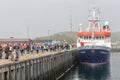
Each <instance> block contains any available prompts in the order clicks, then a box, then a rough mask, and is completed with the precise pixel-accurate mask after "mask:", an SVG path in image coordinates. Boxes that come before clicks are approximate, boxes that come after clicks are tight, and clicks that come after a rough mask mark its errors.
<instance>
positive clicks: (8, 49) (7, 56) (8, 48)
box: [5, 44, 10, 59]
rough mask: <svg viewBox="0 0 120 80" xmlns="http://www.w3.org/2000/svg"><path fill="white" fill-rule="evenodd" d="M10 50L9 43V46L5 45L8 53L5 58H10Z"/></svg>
mask: <svg viewBox="0 0 120 80" xmlns="http://www.w3.org/2000/svg"><path fill="white" fill-rule="evenodd" d="M9 51H10V47H9V45H8V44H7V46H6V47H5V54H6V56H5V59H8V58H9Z"/></svg>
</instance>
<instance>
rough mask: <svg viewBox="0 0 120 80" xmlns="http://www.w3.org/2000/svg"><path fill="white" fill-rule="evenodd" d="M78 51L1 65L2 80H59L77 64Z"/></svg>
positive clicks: (0, 74) (0, 75)
mask: <svg viewBox="0 0 120 80" xmlns="http://www.w3.org/2000/svg"><path fill="white" fill-rule="evenodd" d="M76 53H77V51H76V50H72V51H65V52H59V53H56V54H50V55H46V56H41V57H37V58H33V59H28V60H21V61H16V62H14V63H7V64H3V65H0V80H59V79H60V78H61V77H62V76H63V75H64V74H65V73H66V72H68V71H69V70H70V69H71V68H72V67H73V66H74V63H75V59H76Z"/></svg>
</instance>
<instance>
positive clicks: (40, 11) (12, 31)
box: [0, 0, 120, 38]
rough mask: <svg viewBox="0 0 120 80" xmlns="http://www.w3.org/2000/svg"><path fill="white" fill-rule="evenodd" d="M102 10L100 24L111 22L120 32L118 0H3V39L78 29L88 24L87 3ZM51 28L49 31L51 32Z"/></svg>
mask: <svg viewBox="0 0 120 80" xmlns="http://www.w3.org/2000/svg"><path fill="white" fill-rule="evenodd" d="M91 1H93V2H94V3H95V4H96V6H97V7H98V8H99V9H100V10H101V15H100V19H101V26H102V25H103V24H104V22H105V21H109V23H110V28H111V30H112V32H115V31H120V15H119V14H120V9H119V8H120V1H119V0H0V38H10V37H14V38H27V37H29V38H36V37H42V36H48V35H53V34H54V33H58V32H64V31H70V30H71V29H70V24H71V14H72V31H77V30H78V27H79V24H80V23H82V24H83V27H84V28H86V27H87V26H88V5H89V3H91ZM48 31H49V34H48Z"/></svg>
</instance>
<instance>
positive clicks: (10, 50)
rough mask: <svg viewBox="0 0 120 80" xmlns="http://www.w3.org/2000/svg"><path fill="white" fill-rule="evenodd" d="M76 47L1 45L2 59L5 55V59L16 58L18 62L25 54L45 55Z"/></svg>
mask: <svg viewBox="0 0 120 80" xmlns="http://www.w3.org/2000/svg"><path fill="white" fill-rule="evenodd" d="M73 47H75V46H74V45H69V44H56V45H45V44H44V43H35V44H27V43H12V44H11V43H7V44H4V45H3V44H0V59H1V58H3V54H5V57H4V58H5V59H9V56H12V55H13V56H14V58H15V59H16V60H17V59H18V58H19V57H20V56H22V55H24V54H34V53H44V52H55V51H57V50H59V51H61V50H69V49H70V48H73Z"/></svg>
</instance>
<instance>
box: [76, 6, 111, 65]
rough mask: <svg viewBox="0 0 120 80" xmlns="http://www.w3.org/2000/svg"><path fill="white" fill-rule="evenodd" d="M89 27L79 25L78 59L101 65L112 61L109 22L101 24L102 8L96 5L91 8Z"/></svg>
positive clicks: (86, 62) (89, 63)
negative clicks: (84, 27)
mask: <svg viewBox="0 0 120 80" xmlns="http://www.w3.org/2000/svg"><path fill="white" fill-rule="evenodd" d="M88 16H89V17H88V23H89V24H88V27H87V28H86V29H85V30H83V26H82V24H80V25H79V31H78V33H77V36H78V38H77V49H78V60H79V62H80V63H83V64H88V65H101V64H107V63H109V62H110V52H111V32H110V28H109V22H108V21H105V23H104V24H103V26H100V18H99V16H100V10H99V8H96V6H92V7H91V8H90V9H89V15H88Z"/></svg>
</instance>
